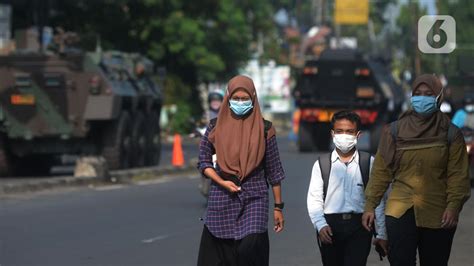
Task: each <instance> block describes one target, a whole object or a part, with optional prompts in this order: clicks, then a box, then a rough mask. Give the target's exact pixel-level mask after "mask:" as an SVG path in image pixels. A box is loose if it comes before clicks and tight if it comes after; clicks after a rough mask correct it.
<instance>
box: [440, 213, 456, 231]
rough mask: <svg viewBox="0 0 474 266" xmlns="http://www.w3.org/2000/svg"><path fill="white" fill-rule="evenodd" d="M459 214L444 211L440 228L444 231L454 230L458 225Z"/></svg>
mask: <svg viewBox="0 0 474 266" xmlns="http://www.w3.org/2000/svg"><path fill="white" fill-rule="evenodd" d="M458 218H459V212H458V211H456V210H449V209H446V210H445V211H444V213H443V218H442V219H441V227H443V228H445V229H450V228H454V227H456V226H457V225H458Z"/></svg>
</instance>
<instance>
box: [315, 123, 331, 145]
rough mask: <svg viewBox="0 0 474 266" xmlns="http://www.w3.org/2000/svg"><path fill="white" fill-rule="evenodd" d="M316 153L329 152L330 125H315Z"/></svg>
mask: <svg viewBox="0 0 474 266" xmlns="http://www.w3.org/2000/svg"><path fill="white" fill-rule="evenodd" d="M313 138H315V139H316V141H315V142H316V149H317V151H329V148H330V147H331V124H330V123H317V124H316V125H315V129H314V136H313Z"/></svg>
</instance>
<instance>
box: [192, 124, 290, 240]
mask: <svg viewBox="0 0 474 266" xmlns="http://www.w3.org/2000/svg"><path fill="white" fill-rule="evenodd" d="M212 128H213V126H212V125H210V126H209V127H208V128H207V130H206V133H205V134H204V136H203V137H202V139H201V144H200V146H199V163H198V169H199V170H200V171H201V173H202V172H204V170H205V169H206V168H210V167H211V168H213V167H214V166H213V163H212V155H213V154H215V149H214V145H212V143H211V142H209V139H208V135H209V132H210V131H211V130H212ZM218 156H219V155H218ZM217 168H218V167H217ZM218 173H219V172H218ZM284 178H285V173H284V171H283V167H282V166H281V161H280V155H279V153H278V146H277V142H276V137H275V136H273V137H272V138H270V139H267V141H266V149H265V158H264V162H263V163H262V164H261V165H260V166H259V167H258V168H256V169H255V170H254V171H253V172H252V173H251V174H250V175H249V176H248V177H246V178H245V180H244V182H243V183H242V185H241V191H240V192H239V193H234V194H231V193H230V192H228V191H227V190H226V189H225V188H223V187H221V186H219V185H218V184H217V183H215V182H214V181H213V182H212V183H211V188H210V191H209V198H208V203H207V212H206V217H205V220H204V222H205V224H206V226H207V228H208V229H209V231H210V232H211V233H212V235H214V236H215V237H218V238H225V239H242V238H244V237H245V236H247V235H249V234H254V233H263V232H265V231H267V226H268V183H269V184H271V185H276V184H279V183H280V182H281V181H282V180H283V179H284ZM267 182H268V183H267Z"/></svg>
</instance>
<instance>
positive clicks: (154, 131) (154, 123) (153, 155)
mask: <svg viewBox="0 0 474 266" xmlns="http://www.w3.org/2000/svg"><path fill="white" fill-rule="evenodd" d="M146 124H147V127H146V148H147V149H146V155H145V165H146V166H157V165H158V164H159V163H160V157H161V135H160V133H161V132H160V119H159V116H158V114H157V113H154V112H152V113H150V114H149V115H148V116H147V119H146Z"/></svg>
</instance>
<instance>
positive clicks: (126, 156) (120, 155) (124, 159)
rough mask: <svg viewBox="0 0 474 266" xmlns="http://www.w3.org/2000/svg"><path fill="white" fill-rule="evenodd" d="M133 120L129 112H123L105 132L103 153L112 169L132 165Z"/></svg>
mask: <svg viewBox="0 0 474 266" xmlns="http://www.w3.org/2000/svg"><path fill="white" fill-rule="evenodd" d="M131 129H132V121H131V119H130V115H129V113H128V112H123V113H122V114H121V115H120V116H119V118H118V119H117V120H116V121H114V122H113V124H112V125H110V127H109V128H107V130H105V134H104V148H103V150H102V155H103V156H104V158H105V159H106V160H107V164H108V166H109V168H110V169H120V168H129V167H130V162H131V160H130V158H131V148H132V147H131V146H132V143H131V142H132V141H131V136H132V130H131Z"/></svg>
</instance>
